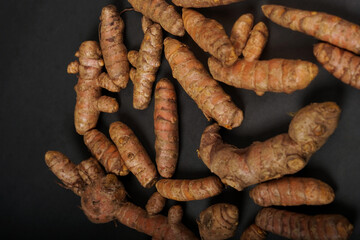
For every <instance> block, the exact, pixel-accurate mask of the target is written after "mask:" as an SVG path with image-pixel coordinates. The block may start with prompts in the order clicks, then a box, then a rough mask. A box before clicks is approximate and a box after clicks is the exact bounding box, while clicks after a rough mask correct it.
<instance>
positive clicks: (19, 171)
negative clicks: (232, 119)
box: [0, 0, 360, 240]
mask: <svg viewBox="0 0 360 240" xmlns="http://www.w3.org/2000/svg"><path fill="white" fill-rule="evenodd" d="M269 3H275V4H283V5H287V6H290V7H295V8H302V9H307V10H316V11H324V12H327V13H331V14H335V15H338V16H340V17H342V18H345V19H347V20H350V21H352V22H355V23H360V15H359V12H360V1H357V0H348V1H345V0H343V1H338V0H301V1H300V0H296V1H295V0H293V1H289V0H287V1H285V0H283V1H280V0H269V1H261V0H246V1H243V2H240V3H236V4H232V5H229V6H223V7H216V8H211V9H201V10H199V11H200V12H201V13H203V14H204V15H205V16H206V17H209V18H214V19H216V20H218V21H219V22H220V23H222V24H223V25H224V27H225V29H226V31H227V32H228V33H230V30H231V27H232V24H233V23H234V22H235V21H236V19H237V18H238V17H239V16H240V15H241V14H244V13H248V12H251V13H253V14H254V16H255V22H259V21H264V22H265V23H266V24H267V26H268V28H269V32H270V38H269V42H268V44H267V46H266V48H265V50H264V52H263V55H262V56H261V59H271V58H289V59H303V60H308V61H312V62H314V63H316V60H315V58H314V57H313V55H312V45H313V44H315V43H317V42H318V40H316V39H314V38H313V37H310V36H306V35H304V34H301V33H298V32H293V31H291V30H289V29H285V28H282V27H280V26H278V25H276V24H274V23H272V22H270V21H269V20H268V19H266V18H265V17H264V15H263V14H262V12H261V8H260V6H261V5H262V4H269ZM107 4H115V5H116V6H117V7H118V9H119V10H122V9H124V8H128V7H130V4H129V3H128V2H127V1H125V0H123V1H105V0H104V1H98V0H86V1H85V0H76V1H65V0H62V1H60V0H52V1H45V0H37V1H30V0H27V1H24V0H22V1H20V0H18V1H0V13H1V17H2V20H1V23H0V24H1V28H0V29H1V37H0V46H1V55H0V56H1V60H2V61H1V65H0V69H1V71H0V72H1V79H0V122H1V124H0V133H1V138H0V139H1V140H0V141H1V142H0V147H1V151H0V156H1V166H0V189H1V193H0V201H1V202H0V220H1V229H2V230H1V235H2V236H10V237H9V239H11V238H13V239H15V238H16V239H20V238H25V237H36V238H38V239H43V238H50V239H74V238H77V239H89V240H90V239H99V238H101V239H150V237H148V236H146V235H144V234H142V233H138V232H136V231H135V230H132V229H129V228H127V227H124V226H123V225H121V224H120V223H115V222H110V223H107V224H93V223H91V222H90V221H88V220H87V218H86V216H85V215H84V214H83V213H82V211H81V209H80V208H79V205H80V199H79V197H77V196H76V195H74V194H73V193H72V192H71V191H69V190H66V189H64V188H61V187H60V186H59V185H58V184H57V182H58V180H57V178H56V177H55V176H54V175H53V174H52V173H51V172H50V171H49V169H48V168H47V166H46V165H45V162H44V154H45V152H46V151H47V150H58V151H61V152H63V153H64V154H66V155H67V156H68V157H69V158H70V159H71V160H72V161H74V162H75V163H79V162H80V161H81V160H83V159H87V158H88V157H89V156H90V154H89V152H88V150H87V149H86V147H85V145H84V144H83V140H82V137H81V136H79V135H78V134H77V133H76V132H75V129H74V126H73V111H74V106H75V98H76V95H75V91H74V90H73V87H74V85H75V84H76V81H77V79H76V77H75V76H73V75H68V74H67V73H66V67H67V64H68V63H69V62H71V61H73V60H74V59H75V57H74V53H75V51H76V50H77V49H78V47H79V45H80V43H81V42H82V41H85V40H98V24H99V16H100V12H101V8H102V7H104V6H105V5H107ZM178 10H179V12H180V9H179V8H178ZM140 18H141V15H140V14H139V13H136V12H126V13H124V14H123V19H124V21H125V24H126V31H125V44H126V46H127V48H128V49H129V50H132V49H136V50H137V49H138V48H139V46H140V43H141V40H142V37H143V34H142V31H141V26H140ZM180 39H181V40H182V41H184V42H185V43H187V44H188V45H189V46H190V48H191V50H193V51H194V53H195V55H196V56H197V57H198V58H199V60H201V61H202V62H203V63H204V64H205V66H206V60H207V57H208V56H209V55H208V54H206V53H204V52H202V51H201V50H200V49H199V48H198V47H197V46H196V44H195V43H194V42H193V41H192V40H191V39H190V37H189V36H188V35H185V36H184V37H183V38H180ZM319 67H320V65H319ZM319 70H320V71H319V74H318V76H317V77H316V78H315V80H313V82H312V83H311V84H310V85H309V86H308V88H306V89H304V90H301V91H296V92H294V93H293V94H290V95H287V94H274V93H266V94H265V95H264V96H262V97H259V96H257V95H256V94H255V93H254V92H251V91H247V90H241V89H235V88H232V87H229V86H226V85H224V84H222V86H223V87H224V90H225V91H226V92H228V93H229V94H230V95H231V96H232V99H233V100H234V102H235V103H236V104H237V105H238V106H239V107H240V108H241V109H243V110H244V114H245V119H244V121H243V123H242V125H241V126H240V127H238V128H236V129H233V130H232V131H229V130H225V129H223V130H221V134H222V136H223V138H224V140H225V141H227V142H229V143H231V144H233V145H236V146H238V147H246V146H248V145H250V144H251V143H252V142H253V141H264V140H266V139H268V138H270V137H272V136H275V135H277V134H279V133H283V132H286V131H287V128H288V124H289V122H290V120H291V117H290V114H291V113H293V112H296V111H297V110H298V109H300V108H302V107H303V106H305V105H307V104H309V103H311V102H322V101H335V102H337V103H338V104H339V105H340V107H341V108H342V110H343V112H342V115H341V119H340V122H339V126H338V128H337V129H336V131H335V133H334V134H333V135H332V136H331V138H330V139H329V140H328V142H327V143H326V144H325V145H324V146H323V147H322V148H321V149H320V150H319V151H318V152H317V153H316V154H314V155H313V157H312V158H311V159H310V162H309V163H308V165H307V166H306V167H305V168H304V169H303V170H302V171H300V172H299V173H298V174H296V175H297V176H308V177H315V178H318V179H321V180H323V181H325V182H327V183H328V184H330V185H331V186H332V187H333V188H334V189H335V193H336V198H335V201H334V202H333V203H331V204H330V205H327V206H320V207H309V206H306V207H305V206H304V207H292V208H287V209H290V210H293V211H298V212H303V213H308V214H319V213H339V214H343V215H345V216H346V217H347V218H348V219H349V220H350V221H351V222H352V223H353V224H354V225H355V230H354V233H353V235H352V237H351V238H350V239H352V240H355V239H359V236H360V227H359V216H360V204H359V203H360V191H359V179H360V175H359V170H360V161H359V156H360V147H359V143H360V126H359V119H360V109H359V103H360V90H357V89H355V88H352V87H350V86H348V85H345V84H343V83H342V82H341V81H339V80H337V79H335V78H334V77H333V76H331V75H330V74H329V73H328V72H326V71H325V70H324V69H323V68H322V67H320V68H319ZM161 77H168V78H170V79H171V81H172V82H173V83H174V84H175V87H176V91H177V94H178V99H179V103H178V111H179V120H180V158H179V164H178V168H177V171H176V174H175V176H174V178H200V177H205V176H208V175H209V174H210V172H209V170H208V169H207V168H206V167H205V165H204V164H203V163H202V161H201V160H200V159H198V157H197V154H196V149H197V148H198V145H199V141H200V136H201V133H202V131H203V130H204V128H205V127H206V126H207V125H208V124H209V122H207V120H206V119H205V117H204V116H203V114H202V112H201V111H200V110H199V109H198V108H197V106H196V104H195V103H194V101H193V100H191V99H190V98H189V97H188V95H187V94H186V93H185V92H184V91H183V89H182V88H181V86H180V85H179V84H178V83H177V82H176V80H175V79H173V78H172V77H171V71H170V68H169V65H168V63H167V61H166V60H165V58H164V57H163V63H162V65H161V68H160V70H159V72H158V77H157V79H160V78H161ZM132 90H133V85H132V83H129V85H128V87H127V88H126V89H124V90H122V91H121V92H120V93H115V94H114V93H109V92H106V91H104V94H106V95H110V96H113V97H116V98H117V100H118V102H119V104H120V109H119V111H118V112H117V113H113V114H104V113H102V114H101V117H100V119H99V122H98V129H99V130H101V131H102V132H104V133H105V134H108V127H109V124H110V123H112V122H114V121H118V120H121V121H123V122H124V123H126V124H127V125H129V126H130V127H131V128H132V129H133V131H134V132H135V134H136V135H137V136H138V138H139V139H140V140H141V142H142V143H143V145H144V147H145V148H146V150H147V151H148V153H149V155H150V156H151V158H152V159H154V156H155V152H154V148H153V145H154V133H153V119H152V114H153V107H154V102H153V100H152V101H151V104H150V106H149V108H148V109H146V110H143V111H139V110H134V109H133V108H132ZM121 180H122V181H123V182H124V184H125V186H126V189H127V191H128V193H129V200H130V201H132V202H134V203H136V204H137V205H139V206H142V207H144V206H145V203H146V200H147V199H148V197H149V196H150V195H151V193H153V192H154V188H151V189H143V188H142V187H141V186H140V185H139V184H138V182H137V181H136V179H135V178H134V177H133V176H131V175H129V176H126V177H123V178H121ZM217 202H227V203H232V204H235V205H237V206H238V207H239V211H240V216H239V226H238V229H237V232H236V236H235V237H234V239H239V236H240V234H241V232H242V231H243V230H244V229H245V228H246V227H247V226H248V225H249V224H251V223H252V222H253V220H254V217H255V215H256V213H257V211H258V210H259V209H260V208H259V207H258V206H256V205H255V204H254V203H253V202H252V201H251V199H250V198H249V197H248V189H247V190H245V191H242V192H237V191H236V190H234V189H231V188H229V189H226V190H225V191H224V192H223V193H222V194H221V195H219V196H217V197H214V198H211V199H207V200H202V201H193V202H187V203H181V205H182V206H183V207H184V220H183V221H184V223H185V225H187V226H188V227H189V228H190V229H192V230H193V231H194V232H195V233H196V234H198V231H197V225H196V221H195V219H196V217H197V216H198V215H199V213H200V211H202V210H203V209H205V208H206V207H207V206H209V205H210V204H214V203H217ZM174 203H175V202H174V201H168V202H167V205H166V209H164V211H163V214H165V215H166V213H167V210H168V208H169V207H170V206H171V205H173V204H174ZM268 239H282V238H280V237H277V236H275V235H272V234H269V236H268Z"/></svg>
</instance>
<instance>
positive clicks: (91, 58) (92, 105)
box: [67, 41, 119, 135]
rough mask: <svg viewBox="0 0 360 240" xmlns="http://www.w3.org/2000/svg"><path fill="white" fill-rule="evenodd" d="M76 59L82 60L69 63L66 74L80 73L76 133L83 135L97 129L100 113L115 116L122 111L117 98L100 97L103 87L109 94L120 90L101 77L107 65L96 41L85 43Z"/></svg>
mask: <svg viewBox="0 0 360 240" xmlns="http://www.w3.org/2000/svg"><path fill="white" fill-rule="evenodd" d="M75 56H77V57H78V58H79V62H78V61H75V62H72V63H70V64H69V65H68V69H67V71H68V73H72V74H77V73H79V80H78V83H77V84H76V86H75V91H76V105H75V111H74V123H75V129H76V131H77V133H79V134H80V135H84V134H85V133H86V132H87V131H88V130H90V129H92V128H94V127H96V124H97V121H98V119H99V114H100V112H107V113H113V112H116V111H117V110H118V108H119V105H118V103H117V102H116V99H115V98H111V97H108V96H101V88H106V89H107V90H109V91H117V90H118V88H117V86H116V85H115V84H114V83H113V82H112V81H111V80H110V79H103V78H99V75H100V73H101V70H102V66H103V65H104V62H103V60H102V59H101V51H100V47H99V44H98V43H97V42H95V41H85V42H83V43H82V44H81V45H80V48H79V51H78V52H76V54H75Z"/></svg>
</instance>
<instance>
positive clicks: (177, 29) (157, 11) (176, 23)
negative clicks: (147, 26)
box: [128, 0, 185, 37]
mask: <svg viewBox="0 0 360 240" xmlns="http://www.w3.org/2000/svg"><path fill="white" fill-rule="evenodd" d="M128 1H129V3H130V4H131V5H132V6H133V8H134V9H135V11H137V12H141V13H142V14H143V15H144V16H145V17H148V18H150V19H151V20H152V21H154V22H156V23H159V24H160V25H161V27H162V28H164V30H165V31H167V32H169V33H171V34H173V35H175V36H180V37H181V36H184V34H185V29H184V23H183V21H182V19H181V16H180V14H179V13H178V12H177V11H176V10H175V8H174V6H172V5H169V4H168V3H167V2H166V1H165V0H128Z"/></svg>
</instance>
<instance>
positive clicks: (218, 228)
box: [196, 203, 239, 240]
mask: <svg viewBox="0 0 360 240" xmlns="http://www.w3.org/2000/svg"><path fill="white" fill-rule="evenodd" d="M238 218H239V210H238V208H237V207H236V206H235V205H232V204H227V203H218V204H214V205H212V206H210V207H208V208H207V209H205V210H203V211H202V212H201V213H200V215H199V219H198V220H197V221H196V222H197V224H198V227H199V232H200V236H201V239H203V240H221V239H228V238H231V237H233V236H234V235H235V231H236V228H237V225H238Z"/></svg>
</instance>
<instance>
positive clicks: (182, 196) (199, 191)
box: [156, 176, 223, 201]
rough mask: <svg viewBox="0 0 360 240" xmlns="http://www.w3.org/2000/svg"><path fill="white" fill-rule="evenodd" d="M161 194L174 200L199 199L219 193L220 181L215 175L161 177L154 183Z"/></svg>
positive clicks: (220, 189)
mask: <svg viewBox="0 0 360 240" xmlns="http://www.w3.org/2000/svg"><path fill="white" fill-rule="evenodd" d="M156 189H157V191H158V192H159V193H160V194H161V196H163V197H165V198H167V199H172V200H176V201H192V200H201V199H206V198H209V197H213V196H216V195H218V194H220V193H221V192H222V190H223V185H222V184H221V181H220V180H219V178H218V177H216V176H210V177H206V178H199V179H192V180H190V179H161V180H159V181H158V182H157V183H156Z"/></svg>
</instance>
